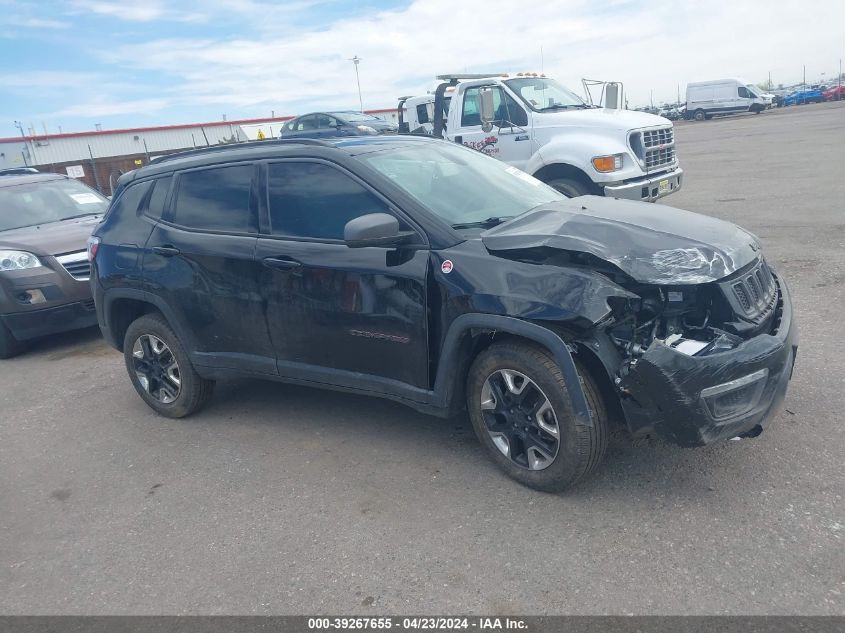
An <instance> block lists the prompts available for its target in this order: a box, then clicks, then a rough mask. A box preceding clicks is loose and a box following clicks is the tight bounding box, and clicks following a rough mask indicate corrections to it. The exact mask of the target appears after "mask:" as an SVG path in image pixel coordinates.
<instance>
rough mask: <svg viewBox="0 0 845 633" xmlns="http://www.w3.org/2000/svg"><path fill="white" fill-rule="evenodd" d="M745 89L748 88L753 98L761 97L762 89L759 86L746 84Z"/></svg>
mask: <svg viewBox="0 0 845 633" xmlns="http://www.w3.org/2000/svg"><path fill="white" fill-rule="evenodd" d="M745 87H746V88H748V92H750V93H751V96H752V97H757V98H759V97H760V89H759V88H758V87H757V86H752V85H751V84H745Z"/></svg>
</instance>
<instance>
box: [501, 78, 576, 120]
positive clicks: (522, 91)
mask: <svg viewBox="0 0 845 633" xmlns="http://www.w3.org/2000/svg"><path fill="white" fill-rule="evenodd" d="M505 83H506V84H507V85H508V88H510V89H511V90H513V91H514V92H515V93H516V94H517V95H518V96H519V97H520V98H521V99H522V100H523V101H524V102H525V105H527V106H528V107H529V108H531V109H532V110H536V111H537V112H542V111H544V110H556V109H558V108H586V107H588V106H587V104H586V103H584V100H583V99H581V97H579V96H578V95H577V94H575V93H574V92H572V91H571V90H569V89H568V88H564V87H563V86H561V85H560V84H559V83H558V82H556V81H555V80H554V79H545V78H543V77H519V78H517V79H507V80H505Z"/></svg>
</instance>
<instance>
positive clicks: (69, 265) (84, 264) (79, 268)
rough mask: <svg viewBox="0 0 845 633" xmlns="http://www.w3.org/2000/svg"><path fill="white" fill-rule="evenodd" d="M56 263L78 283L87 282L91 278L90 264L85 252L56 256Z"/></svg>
mask: <svg viewBox="0 0 845 633" xmlns="http://www.w3.org/2000/svg"><path fill="white" fill-rule="evenodd" d="M56 261H57V262H59V263H60V264H61V265H62V267H63V268H64V269H65V270H66V271H67V272H68V274H69V275H70V276H71V277H73V278H74V279H78V280H79V281H88V278H89V277H90V276H91V264H90V262H89V261H88V253H87V252H86V251H76V252H75V253H67V254H65V255H58V256H56Z"/></svg>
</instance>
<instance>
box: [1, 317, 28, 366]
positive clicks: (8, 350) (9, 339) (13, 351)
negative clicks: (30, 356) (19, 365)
mask: <svg viewBox="0 0 845 633" xmlns="http://www.w3.org/2000/svg"><path fill="white" fill-rule="evenodd" d="M23 350H24V344H23V343H21V342H20V341H18V339H16V338H15V337H14V336H12V333H11V332H10V331H9V328H7V327H6V326H5V325H4V324H3V322H2V321H0V358H11V357H12V356H17V355H18V354H20V353H21V352H22V351H23Z"/></svg>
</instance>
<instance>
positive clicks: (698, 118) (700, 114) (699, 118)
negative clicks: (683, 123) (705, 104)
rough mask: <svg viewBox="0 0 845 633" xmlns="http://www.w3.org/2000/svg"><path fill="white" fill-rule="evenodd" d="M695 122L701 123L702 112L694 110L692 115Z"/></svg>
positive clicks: (702, 118)
mask: <svg viewBox="0 0 845 633" xmlns="http://www.w3.org/2000/svg"><path fill="white" fill-rule="evenodd" d="M692 118H694V119H695V120H696V121H703V120H704V110H696V111H695V114H693V115H692Z"/></svg>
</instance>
